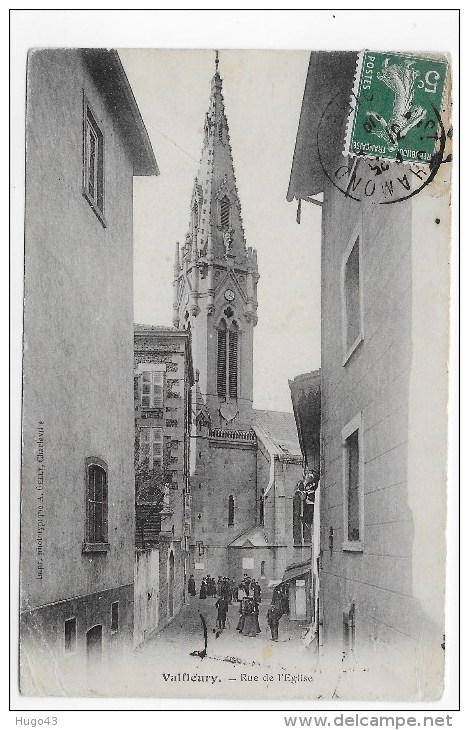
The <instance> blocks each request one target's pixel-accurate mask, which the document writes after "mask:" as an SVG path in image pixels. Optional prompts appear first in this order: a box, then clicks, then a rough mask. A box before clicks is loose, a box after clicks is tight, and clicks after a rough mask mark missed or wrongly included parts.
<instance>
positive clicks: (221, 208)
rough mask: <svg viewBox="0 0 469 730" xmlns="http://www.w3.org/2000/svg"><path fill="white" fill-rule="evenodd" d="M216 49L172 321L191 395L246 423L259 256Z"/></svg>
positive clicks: (216, 422)
mask: <svg viewBox="0 0 469 730" xmlns="http://www.w3.org/2000/svg"><path fill="white" fill-rule="evenodd" d="M218 67H219V57H218V52H217V53H216V55H215V73H214V75H213V77H212V82H211V90H210V101H209V105H208V111H207V113H206V115H205V124H204V139H203V146H202V153H201V157H200V164H199V169H198V172H197V175H196V177H195V180H194V187H193V190H192V197H191V201H190V223H189V230H188V232H187V235H186V239H185V243H184V245H183V246H182V248H181V251H180V255H179V275H178V276H176V269H177V266H178V258H177V254H176V258H175V279H174V305H173V306H174V319H173V321H174V323H175V325H176V326H179V327H184V326H186V323H189V324H190V327H191V334H192V357H193V362H194V367H195V368H196V370H197V373H198V380H197V392H198V395H197V398H199V396H200V398H201V399H202V402H203V403H204V404H205V407H206V408H207V409H208V412H209V413H210V419H211V424H212V427H220V428H222V427H224V426H226V424H227V423H230V426H231V427H232V428H235V427H236V428H249V424H250V423H251V420H252V357H253V328H254V326H255V325H256V322H257V281H258V279H259V274H258V269H257V257H256V252H255V250H254V249H253V248H251V247H249V248H248V247H247V246H246V240H245V235H244V229H243V222H242V219H241V205H240V201H239V195H238V189H237V186H236V178H235V172H234V166H233V158H232V154H231V146H230V137H229V129H228V121H227V118H226V112H225V104H224V100H223V93H222V86H223V84H222V79H221V76H220V73H219V68H218Z"/></svg>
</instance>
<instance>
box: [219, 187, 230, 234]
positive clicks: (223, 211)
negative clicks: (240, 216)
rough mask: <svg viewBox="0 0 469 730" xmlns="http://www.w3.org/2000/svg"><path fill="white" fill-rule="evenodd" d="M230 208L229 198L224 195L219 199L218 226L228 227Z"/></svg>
mask: <svg viewBox="0 0 469 730" xmlns="http://www.w3.org/2000/svg"><path fill="white" fill-rule="evenodd" d="M230 208H231V206H230V200H229V198H227V196H226V195H225V197H223V198H222V199H221V200H220V226H221V227H222V228H224V229H227V228H229V227H230Z"/></svg>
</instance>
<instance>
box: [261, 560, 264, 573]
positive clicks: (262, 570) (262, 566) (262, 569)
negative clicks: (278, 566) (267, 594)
mask: <svg viewBox="0 0 469 730" xmlns="http://www.w3.org/2000/svg"><path fill="white" fill-rule="evenodd" d="M262 575H265V560H261V576H262Z"/></svg>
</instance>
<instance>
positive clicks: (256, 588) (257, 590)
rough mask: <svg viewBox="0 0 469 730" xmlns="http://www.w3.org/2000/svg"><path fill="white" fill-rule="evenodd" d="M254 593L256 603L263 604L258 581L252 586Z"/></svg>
mask: <svg viewBox="0 0 469 730" xmlns="http://www.w3.org/2000/svg"><path fill="white" fill-rule="evenodd" d="M252 592H253V596H254V600H255V601H256V603H260V602H261V587H260V585H259V583H258V582H257V581H256V580H255V581H254V582H253V584H252Z"/></svg>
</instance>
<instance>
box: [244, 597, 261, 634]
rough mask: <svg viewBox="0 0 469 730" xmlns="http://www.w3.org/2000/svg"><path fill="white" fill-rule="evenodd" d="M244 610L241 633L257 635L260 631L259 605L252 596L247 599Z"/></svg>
mask: <svg viewBox="0 0 469 730" xmlns="http://www.w3.org/2000/svg"><path fill="white" fill-rule="evenodd" d="M245 611H246V613H245V618H244V623H243V628H242V631H241V633H242V635H243V636H257V634H260V633H261V627H260V626H259V607H258V605H257V603H256V602H255V600H254V599H253V598H248V599H247V601H246V608H245Z"/></svg>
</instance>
